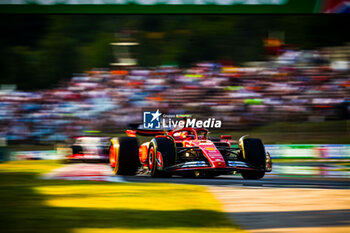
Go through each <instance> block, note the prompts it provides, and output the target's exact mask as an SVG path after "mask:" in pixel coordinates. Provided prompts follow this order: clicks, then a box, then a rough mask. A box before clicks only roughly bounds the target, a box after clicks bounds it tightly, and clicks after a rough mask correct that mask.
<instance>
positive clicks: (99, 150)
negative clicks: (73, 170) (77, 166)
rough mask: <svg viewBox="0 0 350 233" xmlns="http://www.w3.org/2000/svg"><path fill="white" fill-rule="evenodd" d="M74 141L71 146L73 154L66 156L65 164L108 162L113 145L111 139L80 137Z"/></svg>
mask: <svg viewBox="0 0 350 233" xmlns="http://www.w3.org/2000/svg"><path fill="white" fill-rule="evenodd" d="M73 140H74V141H73V143H72V144H71V145H70V146H69V147H70V151H71V153H68V154H67V155H65V156H64V162H66V163H69V162H72V161H80V162H83V161H84V162H87V161H102V162H108V158H109V148H110V145H111V143H110V138H109V137H91V136H80V137H75V138H73Z"/></svg>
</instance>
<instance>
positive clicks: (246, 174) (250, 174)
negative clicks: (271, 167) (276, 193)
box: [241, 171, 265, 180]
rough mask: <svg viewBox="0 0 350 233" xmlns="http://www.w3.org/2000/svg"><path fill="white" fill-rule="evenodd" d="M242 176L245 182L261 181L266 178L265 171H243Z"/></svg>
mask: <svg viewBox="0 0 350 233" xmlns="http://www.w3.org/2000/svg"><path fill="white" fill-rule="evenodd" d="M241 175H242V177H243V179H245V180H259V179H261V178H263V177H264V175H265V172H263V171H241Z"/></svg>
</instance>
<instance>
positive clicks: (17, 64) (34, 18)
mask: <svg viewBox="0 0 350 233" xmlns="http://www.w3.org/2000/svg"><path fill="white" fill-rule="evenodd" d="M349 19H350V18H349V17H348V16H346V15H307V16H295V15H282V16H281V15H170V16H166V15H2V16H0V29H1V32H2V37H0V57H1V60H0V70H1V78H0V83H11V84H17V85H18V87H19V89H27V90H28V89H40V88H47V87H50V86H52V85H55V84H56V83H58V82H59V81H61V80H65V79H69V78H70V77H71V75H72V73H79V72H84V71H85V70H89V69H91V68H96V67H97V68H98V67H108V66H109V63H110V62H112V61H113V60H114V58H113V50H112V48H111V46H110V44H109V43H110V42H114V41H116V40H118V38H116V33H117V32H121V31H123V30H131V31H132V35H131V36H132V37H133V38H134V39H136V40H137V41H138V42H139V43H140V45H139V46H137V47H135V56H136V58H137V59H138V61H139V64H140V65H141V66H155V65H161V64H178V65H180V66H189V65H190V64H191V63H193V62H197V61H203V60H213V61H218V60H232V61H233V62H235V63H236V64H240V63H241V62H244V61H252V60H254V61H255V60H261V59H266V57H265V56H266V54H265V51H264V48H263V38H265V37H267V36H268V33H269V32H271V31H282V32H283V33H284V39H285V42H286V43H288V44H293V45H296V46H298V47H300V48H302V49H314V48H317V47H321V46H332V45H340V44H342V43H344V42H349V41H350V31H349V30H346V29H347V28H346V25H349V21H350V20H349ZM119 39H120V38H119Z"/></svg>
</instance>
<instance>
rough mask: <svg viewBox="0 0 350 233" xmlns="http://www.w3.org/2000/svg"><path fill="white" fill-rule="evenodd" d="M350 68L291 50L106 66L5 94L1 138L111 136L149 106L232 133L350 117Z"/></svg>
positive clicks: (42, 139) (314, 53)
mask: <svg viewBox="0 0 350 233" xmlns="http://www.w3.org/2000/svg"><path fill="white" fill-rule="evenodd" d="M349 75H350V71H349V64H348V63H347V62H344V61H339V62H330V61H329V60H328V59H327V56H325V55H324V54H322V55H321V54H320V53H318V52H317V51H311V52H302V51H287V52H285V53H283V54H282V55H280V56H279V57H277V58H276V59H273V60H271V61H269V62H263V63H256V64H249V65H247V66H244V67H242V66H240V67H236V66H233V65H230V64H219V63H208V62H207V63H205V62H203V63H198V64H195V65H193V67H191V68H186V69H185V68H178V67H176V66H162V67H154V68H147V69H144V68H140V67H129V68H123V69H109V70H107V69H105V70H102V69H99V70H92V71H88V72H86V73H84V74H75V75H73V77H72V79H71V80H70V81H69V82H65V83H60V85H59V86H58V87H57V88H55V89H51V90H40V91H36V92H22V91H16V90H7V89H6V88H3V89H2V90H1V93H0V137H2V138H4V137H6V138H7V140H8V141H16V142H23V141H31V142H40V143H50V142H54V141H63V140H66V139H67V138H69V137H71V136H76V135H81V134H83V132H86V131H94V130H95V131H96V130H99V131H102V132H106V133H113V132H117V131H118V130H121V129H125V126H126V125H127V124H128V123H133V122H141V121H142V111H143V110H144V109H154V110H156V109H158V108H159V109H161V111H162V113H167V114H175V113H178V114H183V113H187V114H191V115H192V116H193V117H195V118H202V119H207V118H209V117H212V118H215V119H220V120H222V122H223V128H224V129H233V130H235V129H246V128H248V127H252V126H257V125H262V124H266V123H269V122H273V121H326V120H338V119H349V118H350V105H349V101H350V79H349Z"/></svg>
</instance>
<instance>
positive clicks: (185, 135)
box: [181, 131, 189, 138]
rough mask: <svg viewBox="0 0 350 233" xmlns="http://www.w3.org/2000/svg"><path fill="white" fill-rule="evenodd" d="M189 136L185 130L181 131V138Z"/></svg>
mask: <svg viewBox="0 0 350 233" xmlns="http://www.w3.org/2000/svg"><path fill="white" fill-rule="evenodd" d="M188 137H189V134H188V132H187V131H182V132H181V138H188Z"/></svg>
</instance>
